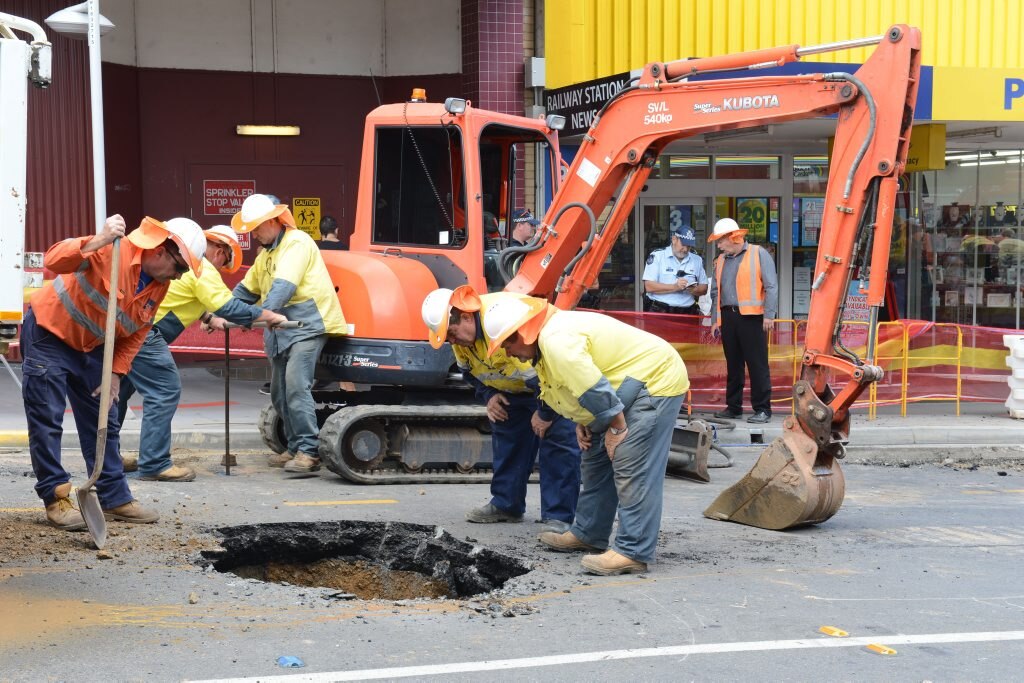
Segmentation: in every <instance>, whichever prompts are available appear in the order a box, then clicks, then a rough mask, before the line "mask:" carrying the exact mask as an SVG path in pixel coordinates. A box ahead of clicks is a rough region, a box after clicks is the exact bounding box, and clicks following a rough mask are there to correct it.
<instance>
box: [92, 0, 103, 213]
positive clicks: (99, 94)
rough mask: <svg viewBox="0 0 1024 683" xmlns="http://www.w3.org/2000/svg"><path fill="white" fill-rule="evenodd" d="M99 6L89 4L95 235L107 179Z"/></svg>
mask: <svg viewBox="0 0 1024 683" xmlns="http://www.w3.org/2000/svg"><path fill="white" fill-rule="evenodd" d="M99 5H100V3H99V0H89V95H90V114H91V116H92V183H93V195H94V199H93V206H94V209H95V212H96V232H99V231H100V230H102V229H103V222H104V221H105V220H106V218H107V175H106V168H105V162H104V147H103V74H102V72H101V66H100V6H99Z"/></svg>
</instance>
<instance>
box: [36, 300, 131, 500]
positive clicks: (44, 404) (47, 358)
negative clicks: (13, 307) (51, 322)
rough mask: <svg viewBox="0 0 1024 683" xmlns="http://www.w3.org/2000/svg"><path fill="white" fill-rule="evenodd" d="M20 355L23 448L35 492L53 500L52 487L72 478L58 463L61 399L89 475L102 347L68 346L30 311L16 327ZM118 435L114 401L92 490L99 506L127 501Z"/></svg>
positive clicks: (118, 426)
mask: <svg viewBox="0 0 1024 683" xmlns="http://www.w3.org/2000/svg"><path fill="white" fill-rule="evenodd" d="M21 355H22V365H21V372H22V383H21V395H22V398H24V400H25V417H26V418H28V448H29V453H30V454H31V456H32V471H33V472H34V473H35V475H36V493H37V494H38V495H39V497H40V498H42V499H43V502H45V503H46V504H50V503H52V502H53V501H54V495H53V490H54V489H55V488H57V487H58V486H60V485H61V484H63V483H65V482H68V481H71V475H70V474H68V472H67V471H66V470H65V469H64V467H63V465H61V463H60V441H61V436H62V435H63V433H64V406H65V400H67V402H69V403H70V404H71V412H72V413H74V416H75V424H76V426H77V427H78V441H79V444H80V445H81V447H82V455H83V456H84V457H85V464H86V466H87V467H88V470H89V473H91V472H92V467H93V462H94V461H95V459H96V428H97V424H98V422H99V419H98V418H99V412H100V398H99V396H93V395H92V392H93V391H94V390H95V389H96V387H98V386H99V385H100V383H101V376H102V374H103V347H102V346H98V347H97V348H95V349H93V350H92V351H90V352H89V353H85V352H82V351H77V350H75V349H73V348H71V347H70V346H68V345H67V344H65V343H64V342H62V341H61V340H60V339H58V338H57V337H56V335H54V334H52V333H51V332H49V331H48V330H46V329H44V328H42V327H40V326H39V325H37V324H36V317H35V315H34V314H33V313H32V311H31V310H30V311H29V312H28V315H26V316H25V324H24V325H23V326H22V328H21ZM119 436H120V422H119V421H118V419H117V403H116V401H112V402H111V405H110V412H109V413H108V414H107V443H106V449H105V450H104V455H103V471H102V472H100V477H99V479H97V480H96V493H97V494H98V495H99V499H100V506H101V507H102V508H103V509H104V510H109V509H111V508H116V507H118V506H120V505H124V504H125V503H130V502H131V500H132V492H131V491H130V490H129V489H128V481H127V480H126V479H125V476H124V465H123V463H122V462H121V455H120V439H119Z"/></svg>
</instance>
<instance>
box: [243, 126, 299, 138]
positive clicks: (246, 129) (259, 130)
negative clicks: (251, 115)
mask: <svg viewBox="0 0 1024 683" xmlns="http://www.w3.org/2000/svg"><path fill="white" fill-rule="evenodd" d="M235 132H236V133H238V134H239V135H277V136H296V135H299V134H300V133H301V130H300V129H299V127H298V126H261V125H256V124H242V125H239V126H235Z"/></svg>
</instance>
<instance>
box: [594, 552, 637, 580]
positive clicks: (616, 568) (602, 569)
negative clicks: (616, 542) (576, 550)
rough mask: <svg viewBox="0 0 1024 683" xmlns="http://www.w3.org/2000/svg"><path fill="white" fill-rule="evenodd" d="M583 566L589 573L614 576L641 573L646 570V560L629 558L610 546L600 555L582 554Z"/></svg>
mask: <svg viewBox="0 0 1024 683" xmlns="http://www.w3.org/2000/svg"><path fill="white" fill-rule="evenodd" d="M580 564H581V565H583V568H584V569H585V570H587V571H588V572H589V573H591V574H600V575H601V576H614V575H616V574H641V573H643V572H646V571H647V563H646V562H637V561H636V560H631V559H629V558H628V557H626V556H625V555H621V554H619V553H617V552H615V551H614V550H612V549H611V548H609V549H608V550H606V551H604V552H603V553H601V554H600V555H584V556H583V559H582V560H580Z"/></svg>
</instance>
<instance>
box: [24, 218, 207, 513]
mask: <svg viewBox="0 0 1024 683" xmlns="http://www.w3.org/2000/svg"><path fill="white" fill-rule="evenodd" d="M124 233H125V225H124V219H123V218H122V217H121V216H119V215H114V216H111V217H110V218H108V219H107V220H106V222H105V223H104V225H103V229H102V231H101V232H100V233H98V234H96V235H92V236H90V237H78V238H72V239H67V240H64V241H63V242H58V243H57V244H55V245H53V246H52V247H50V250H49V251H47V252H46V256H45V258H44V260H43V265H44V266H45V267H46V268H49V269H50V270H52V271H54V272H55V273H57V274H58V276H57V277H56V278H55V279H54V280H53V281H52V282H50V283H49V284H47V285H46V286H45V287H43V288H42V289H40V290H39V291H38V292H36V293H35V294H33V295H32V299H31V301H30V305H29V310H28V313H27V314H26V315H25V324H24V325H23V327H22V330H21V353H22V358H23V362H22V375H23V378H22V396H23V397H24V400H25V416H26V417H27V418H28V441H29V451H30V453H31V456H32V471H33V472H34V473H35V476H36V493H37V494H39V497H40V498H42V499H43V502H44V503H45V504H46V518H47V520H48V521H49V523H50V524H51V525H53V526H55V527H57V528H58V529H65V530H67V531H76V530H81V529H84V528H85V520H84V519H83V518H82V514H81V512H79V510H78V509H77V508H76V507H75V504H74V503H73V502H72V501H71V476H70V475H69V474H68V473H67V471H66V470H65V469H64V467H63V466H62V465H61V461H60V441H61V435H62V434H63V423H64V406H65V400H66V401H67V402H69V403H70V404H71V411H72V413H74V416H75V424H76V426H77V427H78V440H79V443H80V444H81V447H82V455H83V456H84V457H85V464H86V466H87V467H88V468H89V470H92V468H93V461H94V460H95V456H96V430H97V425H98V423H99V411H100V399H99V394H100V389H99V387H100V386H101V384H102V383H103V377H102V375H103V343H104V336H105V335H104V327H105V325H106V318H107V297H108V296H109V290H110V287H109V282H110V280H109V278H110V275H111V266H112V265H113V254H114V247H113V246H111V245H112V243H113V242H114V240H116V239H117V238H119V237H122V236H123V235H124ZM118 248H119V249H120V250H121V251H120V267H119V270H118V283H119V289H120V290H121V291H120V292H119V294H120V296H119V301H118V305H117V328H116V331H115V335H116V338H115V341H114V351H113V353H114V362H113V375H112V376H111V378H110V395H111V396H117V395H118V390H119V385H120V380H121V378H122V377H124V376H125V375H126V374H127V373H128V371H129V370H130V369H131V363H132V359H133V358H134V357H135V354H136V352H138V350H139V347H140V346H141V345H142V343H143V341H144V340H145V338H146V335H147V334H148V333H149V329H150V327H151V326H152V324H153V316H154V314H155V313H156V311H157V308H158V307H159V305H160V302H161V301H162V300H163V298H164V295H165V294H166V293H167V288H168V286H169V284H170V282H171V280H175V279H177V278H179V277H181V276H182V275H184V274H185V273H187V272H189V271H190V270H191V271H192V272H193V273H196V274H198V273H199V272H200V270H201V269H202V258H203V251H204V250H205V249H206V240H205V239H203V231H202V230H200V229H199V226H197V225H196V224H195V223H193V222H192V221H190V220H188V219H175V220H171V221H168V222H167V223H163V222H161V221H158V220H154V219H152V218H145V219H144V220H143V221H142V224H141V225H140V226H139V227H138V229H137V230H135V231H134V232H132V233H131V234H130V235H128V237H127V238H125V239H123V240H121V242H120V243H119V247H118ZM106 420H107V439H106V450H105V452H104V460H103V470H102V472H101V473H100V476H99V478H98V479H97V480H96V492H97V494H98V495H99V499H100V506H101V507H102V508H103V511H104V513H105V515H106V517H107V519H113V520H119V521H123V522H135V523H139V524H145V523H149V522H155V521H156V520H157V519H159V517H160V515H159V514H157V512H156V511H155V510H147V509H146V508H144V507H142V506H141V505H140V504H139V502H138V501H136V500H134V499H133V498H132V492H131V491H130V490H129V488H128V481H127V480H126V479H125V476H124V469H123V466H122V463H121V454H120V439H119V433H118V432H119V427H120V421H119V420H118V419H117V411H116V408H115V406H114V405H113V402H112V404H111V406H110V412H109V414H108V415H107V416H106Z"/></svg>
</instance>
